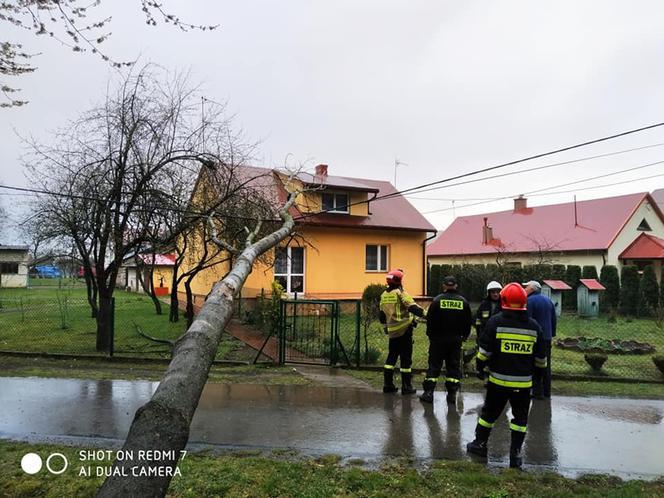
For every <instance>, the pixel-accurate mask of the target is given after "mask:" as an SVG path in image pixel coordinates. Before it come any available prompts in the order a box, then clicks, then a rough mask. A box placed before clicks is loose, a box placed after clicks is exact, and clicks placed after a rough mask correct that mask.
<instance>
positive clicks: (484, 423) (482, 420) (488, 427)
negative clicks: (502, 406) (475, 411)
mask: <svg viewBox="0 0 664 498" xmlns="http://www.w3.org/2000/svg"><path fill="white" fill-rule="evenodd" d="M477 423H478V424H480V425H481V426H482V427H486V428H487V429H491V428H492V427H493V426H494V425H496V423H495V422H494V423H491V422H487V421H486V420H484V419H483V418H482V417H480V418H478V419H477Z"/></svg>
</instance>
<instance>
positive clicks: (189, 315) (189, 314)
mask: <svg viewBox="0 0 664 498" xmlns="http://www.w3.org/2000/svg"><path fill="white" fill-rule="evenodd" d="M193 279H194V276H193V275H192V276H190V277H189V278H187V280H185V281H184V291H185V294H186V296H187V306H186V308H185V310H184V316H185V318H186V319H187V328H189V327H191V324H192V323H194V315H195V313H194V294H193V292H191V281H192V280H193Z"/></svg>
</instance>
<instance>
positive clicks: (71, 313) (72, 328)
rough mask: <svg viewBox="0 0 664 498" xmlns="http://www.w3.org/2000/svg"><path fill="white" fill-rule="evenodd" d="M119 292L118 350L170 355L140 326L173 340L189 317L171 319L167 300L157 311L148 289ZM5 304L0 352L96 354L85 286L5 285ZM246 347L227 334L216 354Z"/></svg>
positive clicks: (1, 298)
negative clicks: (147, 337) (159, 311)
mask: <svg viewBox="0 0 664 498" xmlns="http://www.w3.org/2000/svg"><path fill="white" fill-rule="evenodd" d="M114 296H115V354H116V355H120V356H123V355H124V356H135V357H156V358H168V357H169V355H170V353H169V346H168V345H166V344H160V343H156V342H153V341H150V340H148V339H145V338H144V337H141V336H140V335H139V334H138V332H137V329H136V327H137V326H138V327H140V329H141V330H142V331H143V332H144V333H145V334H148V335H150V336H152V337H156V338H160V339H171V340H172V339H176V338H178V337H179V336H180V335H182V333H183V332H184V331H185V327H186V322H185V320H184V319H183V318H182V317H181V319H180V321H179V322H177V323H171V322H169V320H168V310H169V306H168V305H167V304H165V303H162V312H163V314H162V315H157V314H156V313H155V308H154V305H153V304H152V301H151V299H150V298H149V297H148V296H146V295H144V294H137V293H130V292H124V291H116V292H115V294H114ZM0 304H1V307H0V351H21V352H39V353H66V354H97V353H96V350H95V343H96V322H95V320H94V319H93V318H91V314H90V307H89V305H88V302H87V299H86V294H85V288H84V287H83V288H81V287H80V286H74V287H63V288H61V289H59V288H58V287H56V286H52V287H45V286H44V287H37V288H32V289H1V290H0ZM242 347H243V346H242V344H241V343H238V342H237V341H231V340H230V338H228V340H225V341H223V342H222V344H221V345H220V348H219V351H218V354H217V358H218V359H224V358H226V357H228V356H229V355H232V354H233V353H234V351H235V350H237V349H240V348H242Z"/></svg>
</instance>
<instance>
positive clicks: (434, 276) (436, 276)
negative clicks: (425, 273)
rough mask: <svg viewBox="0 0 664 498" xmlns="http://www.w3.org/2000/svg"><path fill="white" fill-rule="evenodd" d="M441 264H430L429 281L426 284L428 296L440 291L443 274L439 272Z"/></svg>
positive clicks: (435, 294)
mask: <svg viewBox="0 0 664 498" xmlns="http://www.w3.org/2000/svg"><path fill="white" fill-rule="evenodd" d="M440 267H441V265H431V267H430V268H429V283H428V286H427V291H428V293H429V296H432V297H433V296H437V295H438V294H439V293H440V288H441V286H442V285H441V282H442V281H443V275H442V274H441V272H440Z"/></svg>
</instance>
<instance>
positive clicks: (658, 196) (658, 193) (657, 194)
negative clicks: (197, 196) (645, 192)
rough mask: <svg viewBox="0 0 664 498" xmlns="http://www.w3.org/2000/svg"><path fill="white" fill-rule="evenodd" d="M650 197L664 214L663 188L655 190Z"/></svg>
mask: <svg viewBox="0 0 664 498" xmlns="http://www.w3.org/2000/svg"><path fill="white" fill-rule="evenodd" d="M650 195H652V198H653V199H654V200H655V202H656V203H657V205H658V206H659V209H660V211H662V212H663V213H664V188H660V189H657V190H655V191H653V193H652V194H650Z"/></svg>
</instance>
